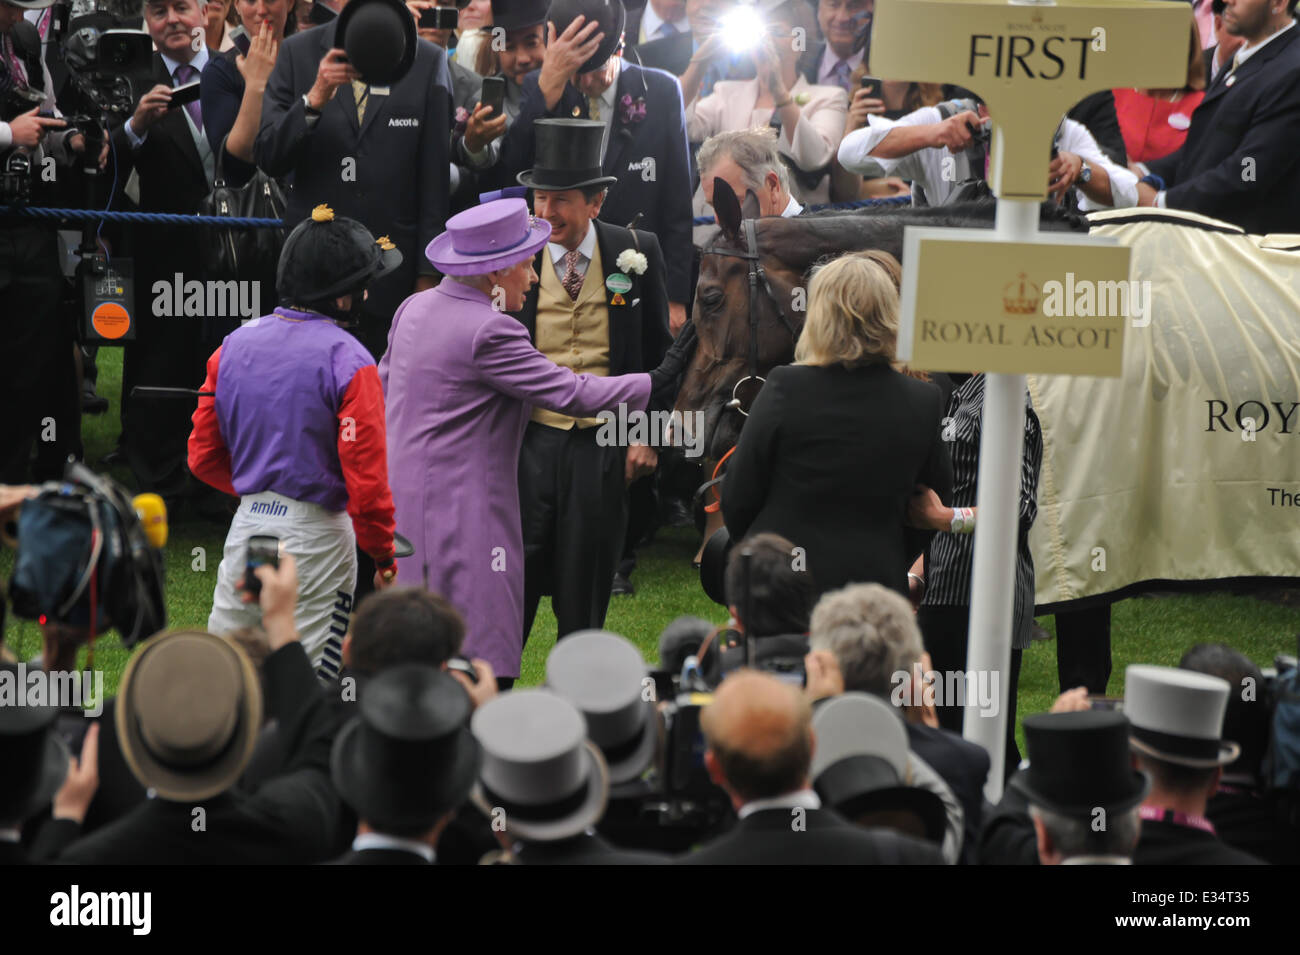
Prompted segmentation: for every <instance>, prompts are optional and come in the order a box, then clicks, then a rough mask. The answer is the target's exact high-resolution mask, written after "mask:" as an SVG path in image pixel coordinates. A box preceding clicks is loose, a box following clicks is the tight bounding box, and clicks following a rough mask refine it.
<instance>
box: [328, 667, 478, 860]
mask: <svg viewBox="0 0 1300 955" xmlns="http://www.w3.org/2000/svg"><path fill="white" fill-rule="evenodd" d="M472 708H473V707H472V706H471V704H470V699H469V697H468V696H467V695H466V694H465V691H464V690H463V689H462V688H461V686H460V684H458V683H457V682H456V681H455V680H453V679H452V678H451V677H449V676H448V675H447V674H446V673H442V672H440V671H438V670H435V669H434V668H433V667H429V666H423V665H421V664H414V663H413V664H405V665H403V666H398V667H393V668H391V669H389V670H385V671H384V672H383V673H381V674H380V675H379V676H377V677H375V679H373V680H372V681H370V683H369V684H368V685H367V686H366V692H365V695H364V696H362V697H361V703H360V709H361V713H360V714H359V715H358V716H356V717H355V718H353V719H352V720H351V721H350V722H349V723H348V724H347V725H346V726H345V727H343V729H342V730H341V731H340V732H339V735H338V739H336V740H335V741H334V755H333V759H332V768H331V773H332V776H333V778H334V786H335V788H337V789H338V791H339V792H340V793H341V794H342V795H343V800H344V801H345V802H346V803H347V804H348V805H349V806H351V807H352V808H353V810H355V812H356V814H357V818H358V820H359V823H358V826H357V836H356V838H355V839H354V840H353V841H352V851H350V852H348V853H347V854H346V855H344V856H341V857H340V858H338V859H336V860H335V862H336V863H338V864H340V865H432V864H433V863H434V861H435V855H434V851H435V848H436V847H437V845H438V837H439V836H441V835H442V832H443V830H444V829H445V828H446V827H447V824H448V823H449V822H450V821H451V819H452V817H453V816H455V814H456V809H457V807H458V806H460V804H461V803H462V802H464V801H465V798H466V797H467V796H468V795H469V791H470V787H471V786H472V785H473V783H474V779H475V777H476V776H477V775H478V768H479V763H480V761H481V758H482V754H481V750H480V748H479V745H478V742H477V741H476V740H475V739H474V737H473V735H472V734H471V733H470V731H469V725H468V724H469V716H470V712H471V710H472Z"/></svg>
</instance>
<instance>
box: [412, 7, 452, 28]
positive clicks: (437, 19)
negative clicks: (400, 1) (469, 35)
mask: <svg viewBox="0 0 1300 955" xmlns="http://www.w3.org/2000/svg"><path fill="white" fill-rule="evenodd" d="M459 18H460V12H459V11H458V10H457V9H456V8H455V7H434V8H433V9H431V10H421V11H420V21H419V28H420V29H421V30H454V29H456V24H457V22H458V20H459Z"/></svg>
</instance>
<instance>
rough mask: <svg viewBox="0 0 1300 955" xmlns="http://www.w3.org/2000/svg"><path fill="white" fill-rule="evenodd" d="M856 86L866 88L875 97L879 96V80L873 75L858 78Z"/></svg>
mask: <svg viewBox="0 0 1300 955" xmlns="http://www.w3.org/2000/svg"><path fill="white" fill-rule="evenodd" d="M858 86H860V87H861V88H862V89H864V90H867V91H868V92H869V94H870V95H871V96H872V97H874V98H876V99H879V98H880V80H878V79H876V78H875V77H874V76H864V77H862V78H861V79H860V80H858Z"/></svg>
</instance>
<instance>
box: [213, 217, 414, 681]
mask: <svg viewBox="0 0 1300 955" xmlns="http://www.w3.org/2000/svg"><path fill="white" fill-rule="evenodd" d="M401 261H402V255H401V253H400V252H399V251H397V249H396V248H394V246H393V244H392V243H391V242H389V241H388V240H387V239H386V238H380V239H378V240H376V239H375V238H374V237H373V236H372V235H371V234H370V233H369V232H368V231H366V228H365V227H364V226H362V225H361V224H360V223H359V222H356V221H354V220H352V219H343V218H338V219H336V218H335V217H334V212H333V210H331V209H330V208H329V207H328V206H323V205H322V206H317V207H316V208H315V209H314V210H312V214H311V218H310V219H307V220H306V221H304V222H302V223H300V224H299V225H298V226H297V227H296V228H295V229H294V230H293V232H291V233H290V234H289V237H288V238H287V239H286V240H285V243H284V250H283V252H282V253H281V255H280V264H279V268H278V270H277V273H276V288H277V289H278V291H279V294H280V300H281V302H282V303H283V304H282V305H281V307H279V308H277V309H276V310H275V311H274V312H273V313H272V314H270V315H266V316H263V317H262V318H256V319H253V320H252V321H251V322H248V323H247V324H246V325H244V327H242V328H239V329H237V330H236V331H234V332H232V333H231V334H230V335H228V336H227V337H226V339H225V341H224V342H222V344H221V347H220V348H218V349H217V350H216V351H215V352H213V354H212V357H211V358H209V359H208V374H207V380H206V381H205V382H204V383H203V391H204V392H208V393H215V397H213V396H212V395H211V394H207V395H204V396H203V397H201V398H200V399H199V406H198V409H197V410H196V411H195V412H194V419H193V420H194V430H193V432H192V433H191V435H190V440H189V466H190V470H191V471H193V472H194V475H195V476H196V477H198V478H199V479H200V480H202V481H205V482H206V483H208V484H211V485H212V486H213V487H215V488H217V489H218V490H221V491H225V492H226V493H227V494H234V495H238V496H239V497H240V504H239V510H238V511H237V512H236V514H235V517H234V519H233V520H232V521H231V524H230V531H229V533H228V534H227V536H226V544H225V552H224V554H223V556H222V560H221V567H220V569H219V570H218V571H217V585H216V590H215V592H214V593H213V597H212V613H211V615H210V616H209V618H208V630H210V631H211V632H213V633H223V632H226V631H229V630H233V629H235V628H237V627H241V626H248V625H252V624H256V623H258V622H259V621H260V617H261V614H260V611H259V610H258V608H257V604H256V602H253V603H246V602H244V601H243V600H242V599H241V595H240V593H239V591H240V589H241V588H242V586H243V580H244V573H245V567H246V565H247V562H248V544H249V538H250V537H253V536H255V535H269V536H271V537H274V538H278V540H279V546H280V548H281V549H282V550H283V551H287V552H289V553H291V554H293V555H294V557H295V559H296V560H297V565H298V580H299V585H298V588H299V589H298V604H297V611H296V618H297V619H296V623H297V626H298V632H299V633H300V634H301V635H302V643H303V648H304V649H305V650H306V651H307V654H308V656H309V657H310V658H311V660H312V663H313V665H314V666H315V667H316V668H317V673H318V675H319V676H320V677H321V678H322V679H330V680H332V679H337V678H338V672H339V667H340V665H341V662H342V660H341V648H342V643H343V637H344V634H345V633H346V632H347V628H348V620H349V617H350V615H351V612H352V603H353V595H354V593H355V590H356V577H357V558H356V545H357V544H358V543H359V544H360V546H361V549H362V550H364V551H365V552H366V553H367V554H370V555H371V556H372V557H373V558H374V560H375V566H376V567H377V568H378V572H377V573H376V575H375V586H376V587H377V588H382V587H387V586H391V584H392V583H393V581H394V580H395V579H396V577H397V566H396V563H395V561H394V548H393V531H394V524H393V497H392V494H391V493H390V491H389V488H388V454H387V447H386V439H385V432H384V396H383V390H382V388H381V387H380V384H379V374H378V371H377V369H376V367H375V363H374V361H373V359H371V357H370V354H369V353H368V352H367V351H366V349H365V347H364V346H362V345H361V343H360V342H359V341H358V340H357V339H356V338H354V337H353V336H352V335H351V334H349V333H348V332H346V331H344V330H343V328H342V327H340V326H341V325H342V324H345V323H346V322H347V320H348V318H349V317H350V316H351V315H352V314H353V313H355V312H357V311H359V309H360V307H361V303H362V301H363V300H364V298H365V294H366V292H365V290H366V286H367V285H369V284H370V283H371V282H373V281H374V280H375V279H376V278H378V277H379V276H381V275H385V274H387V273H388V272H391V271H392V270H393V269H395V268H397V266H398V265H400V264H401Z"/></svg>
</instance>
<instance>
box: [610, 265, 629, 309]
mask: <svg viewBox="0 0 1300 955" xmlns="http://www.w3.org/2000/svg"><path fill="white" fill-rule="evenodd" d="M605 288H607V289H609V290H610V291H611V292H613V293H614V297H613V298H611V299H610V300H609V304H610V305H626V304H627V299H625V298H624V297H623V293H624V292H630V291H632V280H631V279H630V278H628V277H627V276H626V275H624V274H623V273H622V272H614V273H612V274H610V275H609V277H608V278H606V279H605Z"/></svg>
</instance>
